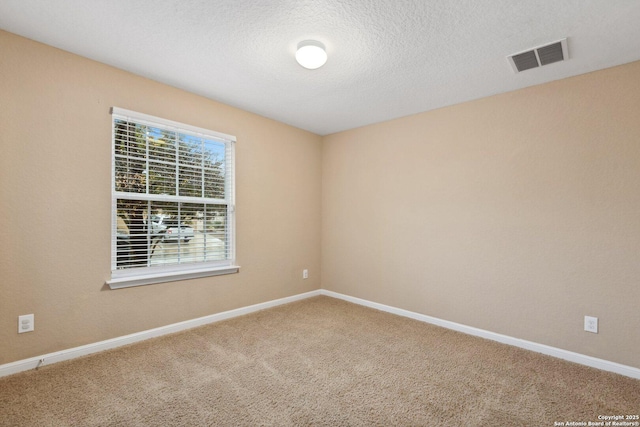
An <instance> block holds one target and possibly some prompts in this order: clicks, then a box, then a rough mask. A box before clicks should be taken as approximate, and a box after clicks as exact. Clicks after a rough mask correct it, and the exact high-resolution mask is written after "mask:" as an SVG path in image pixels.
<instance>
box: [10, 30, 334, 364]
mask: <svg viewBox="0 0 640 427" xmlns="http://www.w3.org/2000/svg"><path fill="white" fill-rule="evenodd" d="M0 53H1V58H2V59H0V144H1V146H2V149H1V151H0V153H1V155H0V179H1V181H0V182H1V185H0V200H1V201H0V218H1V219H2V221H1V223H2V226H1V228H2V231H0V236H2V237H1V242H2V244H1V245H0V364H3V363H8V362H12V361H15V360H19V359H23V358H27V357H32V356H37V355H41V354H46V353H49V352H53V351H57V350H63V349H67V348H71V347H74V346H78V345H82V344H88V343H93V342H96V341H100V340H105V339H108V338H113V337H117V336H121V335H125V334H129V333H133V332H137V331H142V330H146V329H150V328H154V327H158V326H162V325H167V324H171V323H175V322H179V321H183V320H187V319H193V318H197V317H200V316H205V315H209V314H213V313H217V312H220V311H224V310H229V309H233V308H237V307H243V306H247V305H251V304H255V303H259V302H264V301H268V300H273V299H277V298H281V297H286V296H290V295H295V294H299V293H303V292H307V291H310V290H314V289H319V287H320V213H321V212H320V200H321V197H320V188H321V187H320V185H321V148H322V146H321V138H320V137H319V136H317V135H313V134H311V133H308V132H304V131H301V130H299V129H295V128H292V127H290V126H286V125H284V124H281V123H278V122H275V121H272V120H268V119H265V118H263V117H260V116H257V115H253V114H250V113H247V112H244V111H241V110H238V109H234V108H231V107H228V106H225V105H222V104H219V103H216V102H213V101H210V100H207V99H205V98H202V97H198V96H196V95H193V94H189V93H186V92H184V91H180V90H178V89H175V88H172V87H169V86H166V85H162V84H159V83H156V82H153V81H150V80H147V79H144V78H141V77H138V76H135V75H132V74H129V73H126V72H123V71H120V70H117V69H114V68H111V67H108V66H105V65H102V64H99V63H97V62H94V61H90V60H87V59H84V58H81V57H78V56H75V55H72V54H69V53H65V52H62V51H60V50H57V49H53V48H51V47H47V46H45V45H42V44H38V43H35V42H32V41H29V40H26V39H24V38H21V37H18V36H15V35H12V34H9V33H6V32H0ZM112 106H118V107H121V108H126V109H130V110H134V111H139V112H141V113H146V114H151V115H155V116H159V117H164V118H167V119H170V120H175V121H181V122H184V123H188V124H191V125H195V126H200V127H204V128H208V129H212V130H215V131H219V132H224V133H228V134H232V135H235V136H236V137H237V140H238V142H237V146H236V147H237V148H236V156H237V160H236V167H237V175H236V180H237V230H238V231H237V259H238V263H239V265H240V266H241V267H242V268H241V270H240V273H239V274H234V275H227V276H218V277H211V278H204V279H195V280H188V281H183V282H174V283H164V284H158V285H151V286H143V287H137V288H129V289H121V290H116V291H112V290H109V289H108V287H106V286H105V285H104V282H105V280H106V279H107V278H109V275H110V259H109V257H110V240H109V239H110V234H109V231H110V221H111V214H110V207H111V200H110V199H111V189H110V184H111V177H110V176H111V175H110V174H111V172H110V168H111V128H110V125H111V122H110V121H111V116H110V114H109V109H110V107H112ZM303 268H308V269H309V271H310V278H309V279H307V280H303V279H302V269H303ZM28 313H34V314H35V326H36V329H35V331H34V332H31V333H26V334H20V335H18V334H17V316H18V315H20V314H28Z"/></svg>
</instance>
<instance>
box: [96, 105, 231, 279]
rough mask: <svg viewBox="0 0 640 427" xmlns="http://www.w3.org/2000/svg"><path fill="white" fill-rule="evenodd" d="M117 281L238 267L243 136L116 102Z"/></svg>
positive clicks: (113, 268) (113, 261) (187, 275)
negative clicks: (238, 163)
mask: <svg viewBox="0 0 640 427" xmlns="http://www.w3.org/2000/svg"><path fill="white" fill-rule="evenodd" d="M111 115H112V130H113V144H112V152H113V156H112V187H111V188H112V202H111V203H112V207H111V209H112V225H111V280H109V281H107V283H108V284H109V286H110V287H111V288H112V289H114V288H121V287H129V286H139V285H147V284H150V283H159V282H166V281H171V280H179V279H188V278H194V277H203V276H210V275H216V274H227V273H235V272H237V271H238V267H237V266H235V245H234V244H235V230H234V225H235V221H234V211H235V206H234V192H235V191H234V145H235V137H233V136H230V135H225V134H222V133H218V132H213V131H209V130H205V129H200V128H196V127H193V126H189V125H184V124H181V123H176V122H171V121H168V120H164V119H160V118H157V117H152V116H147V115H144V114H140V113H135V112H131V111H127V110H123V109H120V108H116V107H114V108H113V109H112V114H111Z"/></svg>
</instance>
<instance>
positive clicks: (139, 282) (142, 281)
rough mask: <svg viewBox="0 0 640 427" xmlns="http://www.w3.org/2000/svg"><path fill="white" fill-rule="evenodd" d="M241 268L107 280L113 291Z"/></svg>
mask: <svg viewBox="0 0 640 427" xmlns="http://www.w3.org/2000/svg"><path fill="white" fill-rule="evenodd" d="M239 270H240V267H239V266H237V265H229V266H224V267H204V268H198V269H186V270H177V271H159V272H153V273H151V272H150V273H147V274H127V275H115V274H114V275H112V276H111V280H107V282H106V283H107V285H109V287H110V288H111V289H121V288H131V287H133V286H144V285H152V284H154V283H164V282H175V281H178V280H188V279H197V278H199V277H208V276H219V275H222V274H233V273H237V272H238V271H239Z"/></svg>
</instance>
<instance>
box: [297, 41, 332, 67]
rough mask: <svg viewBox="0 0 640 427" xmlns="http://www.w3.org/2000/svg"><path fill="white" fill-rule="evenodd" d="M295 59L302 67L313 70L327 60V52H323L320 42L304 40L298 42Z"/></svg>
mask: <svg viewBox="0 0 640 427" xmlns="http://www.w3.org/2000/svg"><path fill="white" fill-rule="evenodd" d="M296 61H298V64H300V65H302V66H303V67H304V68H308V69H309V70H315V69H316V68H320V67H322V66H323V65H324V63H325V62H327V52H325V50H324V45H323V44H322V43H320V42H318V41H315V40H305V41H302V42H300V43H298V51H297V52H296Z"/></svg>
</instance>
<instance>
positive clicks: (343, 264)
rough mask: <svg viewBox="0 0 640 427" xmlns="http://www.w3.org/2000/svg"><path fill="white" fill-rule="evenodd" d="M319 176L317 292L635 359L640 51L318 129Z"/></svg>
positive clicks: (638, 332)
mask: <svg viewBox="0 0 640 427" xmlns="http://www.w3.org/2000/svg"><path fill="white" fill-rule="evenodd" d="M514 78H517V77H514ZM322 180H323V181H322V209H323V216H322V219H323V223H322V230H323V231H322V255H323V256H322V287H323V288H325V289H329V290H334V291H337V292H341V293H344V294H348V295H352V296H355V297H360V298H365V299H368V300H371V301H375V302H379V303H383V304H388V305H391V306H395V307H400V308H404V309H407V310H412V311H415V312H419V313H424V314H427V315H431V316H435V317H438V318H442V319H446V320H449V321H453V322H458V323H462V324H465V325H470V326H474V327H477V328H482V329H486V330H489V331H493V332H497V333H501V334H506V335H510V336H513V337H517V338H521V339H525V340H530V341H534V342H537V343H542V344H547V345H550V346H554V347H558V348H562V349H567V350H570V351H574V352H578V353H582V354H586V355H590V356H595V357H599V358H603V359H606V360H610V361H615V362H619V363H622V364H626V365H630V366H634V367H640V356H639V354H640V309H639V302H640V62H636V63H632V64H629V65H625V66H621V67H616V68H612V69H608V70H604V71H601V72H596V73H591V74H587V75H582V76H578V77H575V78H570V79H566V80H562V81H557V82H553V83H549V84H545V85H541V86H537V87H532V88H528V89H525V90H519V91H516V92H511V93H507V94H503V95H498V96H493V97H490V98H485V99H481V100H478V101H474V102H468V103H465V104H461V105H456V106H452V107H449V108H443V109H440V110H436V111H431V112H427V113H423V114H419V115H415V116H411V117H406V118H403V119H399V120H394V121H390V122H385V123H381V124H377V125H371V126H367V127H364V128H360V129H355V130H352V131H347V132H342V133H339V134H335V135H331V136H328V137H325V138H324V142H323V175H322ZM584 315H592V316H597V317H599V318H600V333H599V334H597V335H594V334H591V333H587V332H584V331H583V316H584Z"/></svg>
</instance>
